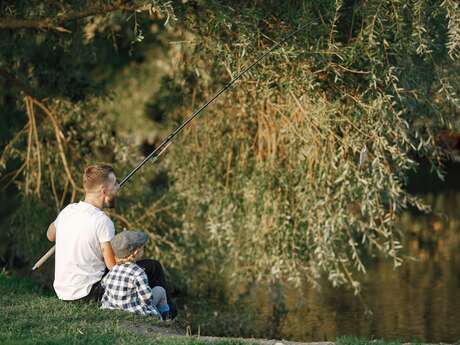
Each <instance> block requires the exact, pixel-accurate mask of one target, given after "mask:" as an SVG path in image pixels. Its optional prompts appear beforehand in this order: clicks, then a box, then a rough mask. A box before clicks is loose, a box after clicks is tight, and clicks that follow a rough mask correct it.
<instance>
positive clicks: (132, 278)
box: [101, 230, 170, 320]
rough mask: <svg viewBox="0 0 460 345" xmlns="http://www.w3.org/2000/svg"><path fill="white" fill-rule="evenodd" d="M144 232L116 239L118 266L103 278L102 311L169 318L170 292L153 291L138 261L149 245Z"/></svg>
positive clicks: (131, 232)
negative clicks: (145, 246)
mask: <svg viewBox="0 0 460 345" xmlns="http://www.w3.org/2000/svg"><path fill="white" fill-rule="evenodd" d="M147 239H148V237H147V235H146V234H145V233H143V232H136V231H127V230H124V231H123V232H121V233H119V234H118V235H116V236H115V237H114V239H113V240H112V247H113V251H114V254H115V259H116V265H115V266H113V268H112V269H111V270H110V272H109V273H107V275H106V276H105V277H104V278H103V279H102V282H101V285H102V287H103V288H104V295H103V297H102V307H101V308H102V309H121V310H126V311H129V312H132V313H136V314H140V315H152V316H155V317H158V318H159V319H162V320H165V319H168V318H169V315H170V313H169V311H170V309H169V305H168V301H167V298H166V291H165V289H164V288H163V287H161V286H155V287H153V288H150V286H149V284H148V278H147V275H146V273H145V272H144V270H143V269H142V268H141V267H140V266H138V265H137V264H136V263H135V261H136V260H138V259H139V258H140V257H141V256H142V255H143V246H144V244H145V242H147Z"/></svg>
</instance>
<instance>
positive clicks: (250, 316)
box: [180, 173, 460, 342]
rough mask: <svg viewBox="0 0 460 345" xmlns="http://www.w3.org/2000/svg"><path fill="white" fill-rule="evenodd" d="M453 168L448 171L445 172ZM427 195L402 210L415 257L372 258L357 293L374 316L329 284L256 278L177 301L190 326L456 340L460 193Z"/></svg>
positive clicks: (300, 335) (297, 336)
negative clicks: (420, 208) (428, 209)
mask: <svg viewBox="0 0 460 345" xmlns="http://www.w3.org/2000/svg"><path fill="white" fill-rule="evenodd" d="M457 176H459V175H458V174H457V173H455V174H454V175H452V174H449V178H450V179H452V178H453V179H456V178H457ZM425 182H426V180H425ZM448 182H449V181H448ZM452 183H453V184H456V183H457V182H456V181H451V184H452ZM448 185H449V184H448ZM443 186H445V185H443ZM454 189H456V188H454ZM424 197H425V199H426V200H427V202H428V203H429V204H431V205H432V206H433V209H434V212H433V213H432V214H430V215H420V214H411V213H406V214H404V215H403V216H402V217H401V227H402V229H403V230H404V231H405V233H406V234H407V235H406V240H405V251H406V252H405V254H406V255H408V256H411V257H413V258H414V259H415V260H408V261H405V263H404V264H403V266H402V267H399V268H398V269H397V270H394V269H393V266H392V263H391V262H387V261H384V260H380V261H377V262H374V263H372V264H371V265H370V266H369V270H368V274H367V275H366V277H365V280H364V282H363V291H362V297H363V301H364V303H365V304H366V305H367V306H368V307H369V308H370V309H371V310H372V312H373V315H372V316H369V315H366V313H365V309H364V307H363V302H362V301H360V299H359V298H357V297H355V296H354V295H353V293H351V292H349V291H346V290H344V289H334V288H332V287H331V286H328V285H327V284H325V285H324V286H323V287H322V290H315V289H314V288H312V287H310V286H305V287H302V288H294V287H292V286H287V285H283V286H276V287H274V286H271V287H268V286H260V285H255V286H251V287H245V288H244V287H243V288H241V291H237V292H235V293H234V296H233V297H231V298H230V299H231V301H232V302H230V301H229V299H228V298H226V299H225V298H221V299H219V300H213V301H209V300H199V301H194V302H190V301H189V300H188V301H183V302H182V303H180V304H182V305H183V307H184V308H185V309H184V313H185V314H186V316H187V320H188V322H189V323H190V325H191V326H192V330H193V332H194V333H198V332H199V333H200V334H202V335H205V334H208V335H223V336H244V337H262V338H276V339H287V340H295V341H322V340H334V339H335V338H336V337H338V336H345V335H353V336H360V337H365V338H383V339H385V340H401V341H413V340H418V341H424V342H456V341H459V340H460V212H459V211H460V193H459V192H458V191H455V190H453V189H452V188H451V189H449V188H447V189H444V190H439V189H438V190H437V191H435V193H433V191H430V190H426V191H424Z"/></svg>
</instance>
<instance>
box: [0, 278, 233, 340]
mask: <svg viewBox="0 0 460 345" xmlns="http://www.w3.org/2000/svg"><path fill="white" fill-rule="evenodd" d="M157 322H158V321H155V320H153V319H152V318H148V317H141V316H137V315H133V314H130V313H126V312H117V311H106V310H100V309H99V308H98V305H96V304H83V303H78V304H77V303H68V302H63V301H60V300H58V299H57V298H56V297H55V296H54V294H52V293H51V292H49V291H45V290H43V289H41V288H40V287H38V286H37V285H36V284H34V283H33V282H32V281H29V280H26V279H18V278H17V277H15V276H14V275H8V274H6V273H0V344H18V345H19V344H21V345H26V344H34V345H35V344H98V345H99V344H110V345H113V344H129V345H134V344H160V345H161V344H164V345H181V344H184V345H199V344H205V342H204V341H202V340H199V339H196V338H192V337H190V338H176V337H165V336H158V335H156V334H154V333H152V334H151V335H150V334H149V335H143V334H135V333H134V332H133V331H129V330H128V328H129V327H126V325H130V324H133V325H139V324H144V325H145V324H155V323H157ZM208 344H209V342H208ZM214 344H219V345H230V344H232V345H236V344H241V342H235V341H218V342H215V343H214Z"/></svg>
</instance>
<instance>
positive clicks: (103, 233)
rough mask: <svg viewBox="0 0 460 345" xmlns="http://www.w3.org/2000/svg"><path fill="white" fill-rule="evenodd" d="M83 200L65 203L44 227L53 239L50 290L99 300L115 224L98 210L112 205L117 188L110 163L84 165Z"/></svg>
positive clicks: (66, 296) (111, 256)
mask: <svg viewBox="0 0 460 345" xmlns="http://www.w3.org/2000/svg"><path fill="white" fill-rule="evenodd" d="M83 187H84V190H85V200H84V201H80V202H79V203H74V204H70V205H68V206H67V207H65V208H64V209H63V210H62V211H61V212H60V213H59V215H58V216H57V218H56V220H55V221H54V222H53V223H51V225H50V226H49V228H48V231H47V237H48V239H49V240H50V241H56V254H55V255H56V257H55V274H54V284H53V286H54V290H55V291H56V294H57V296H58V297H59V299H61V300H66V301H74V300H80V299H82V300H95V301H97V300H100V299H101V297H102V294H103V293H104V290H103V288H102V287H101V285H100V281H101V279H102V278H103V276H104V275H105V273H107V272H108V270H110V269H111V268H112V266H114V265H115V257H114V254H113V249H112V245H111V244H110V241H111V240H112V239H113V237H114V236H115V227H114V225H113V222H112V221H111V220H110V218H109V217H108V216H107V215H106V214H105V213H104V212H103V211H102V209H103V208H104V207H109V208H111V207H114V204H115V198H116V195H117V191H118V184H117V181H116V176H115V172H114V171H113V168H112V167H111V166H110V165H106V164H96V165H91V166H88V167H87V168H86V169H85V171H84V174H83Z"/></svg>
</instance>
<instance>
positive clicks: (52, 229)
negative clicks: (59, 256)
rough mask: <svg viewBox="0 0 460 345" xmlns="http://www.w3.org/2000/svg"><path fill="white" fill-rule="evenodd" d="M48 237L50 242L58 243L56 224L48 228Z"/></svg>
mask: <svg viewBox="0 0 460 345" xmlns="http://www.w3.org/2000/svg"><path fill="white" fill-rule="evenodd" d="M46 237H48V240H50V241H51V242H54V241H56V227H55V226H54V223H51V224H50V226H49V227H48V231H47V232H46Z"/></svg>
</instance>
